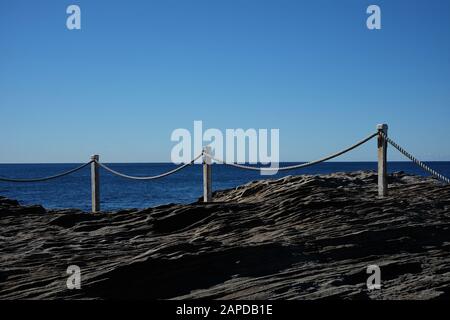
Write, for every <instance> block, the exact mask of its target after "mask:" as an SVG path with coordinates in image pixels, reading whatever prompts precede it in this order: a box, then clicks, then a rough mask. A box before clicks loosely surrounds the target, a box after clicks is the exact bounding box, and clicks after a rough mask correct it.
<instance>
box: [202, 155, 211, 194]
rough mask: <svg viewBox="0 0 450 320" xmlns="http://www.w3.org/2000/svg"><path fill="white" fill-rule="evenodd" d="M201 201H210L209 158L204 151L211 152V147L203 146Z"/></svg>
mask: <svg viewBox="0 0 450 320" xmlns="http://www.w3.org/2000/svg"><path fill="white" fill-rule="evenodd" d="M203 152H204V154H203V202H211V201H212V175H211V158H210V157H208V156H206V155H205V153H207V154H209V155H210V154H211V147H209V146H208V147H204V148H203Z"/></svg>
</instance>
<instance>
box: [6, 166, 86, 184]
mask: <svg viewBox="0 0 450 320" xmlns="http://www.w3.org/2000/svg"><path fill="white" fill-rule="evenodd" d="M91 163H92V161H89V162H88V163H85V164H83V165H81V166H79V167H77V168H75V169H71V170H69V171H66V172H63V173H59V174H55V175H54V176H49V177H44V178H35V179H14V178H4V177H0V181H4V182H42V181H47V180H52V179H57V178H61V177H64V176H67V175H69V174H71V173H74V172H76V171H78V170H81V169H83V168H84V167H86V166H88V165H90V164H91Z"/></svg>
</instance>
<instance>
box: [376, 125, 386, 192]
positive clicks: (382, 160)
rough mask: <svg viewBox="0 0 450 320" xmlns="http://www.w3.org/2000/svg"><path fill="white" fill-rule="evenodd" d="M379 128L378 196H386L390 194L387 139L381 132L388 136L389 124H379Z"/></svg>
mask: <svg viewBox="0 0 450 320" xmlns="http://www.w3.org/2000/svg"><path fill="white" fill-rule="evenodd" d="M377 130H378V196H380V197H385V196H387V194H388V182H387V141H386V139H384V138H383V136H382V135H381V133H384V135H385V136H386V137H387V134H388V125H387V124H379V125H377Z"/></svg>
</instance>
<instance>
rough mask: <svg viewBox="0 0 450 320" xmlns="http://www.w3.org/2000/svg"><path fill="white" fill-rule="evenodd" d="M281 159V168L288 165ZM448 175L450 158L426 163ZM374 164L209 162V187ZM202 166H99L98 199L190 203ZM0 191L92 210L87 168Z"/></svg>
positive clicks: (35, 173)
mask: <svg viewBox="0 0 450 320" xmlns="http://www.w3.org/2000/svg"><path fill="white" fill-rule="evenodd" d="M291 164H292V163H282V164H280V166H286V165H291ZM427 164H428V165H429V166H430V167H431V168H433V169H435V170H436V171H438V172H440V173H442V174H443V175H445V176H447V177H450V162H427ZM78 165H79V164H69V163H67V164H0V176H2V177H11V178H39V177H44V176H50V175H53V174H57V173H60V172H63V171H66V170H69V169H71V168H74V167H76V166H78ZM108 166H110V167H111V168H112V169H114V170H116V171H119V172H123V173H126V174H128V175H135V176H139V175H141V176H150V175H157V174H160V173H163V172H166V171H168V170H171V169H173V168H175V167H176V166H175V165H173V164H168V163H150V164H145V163H127V164H119V163H114V164H108ZM376 168H377V163H376V162H325V163H321V164H318V165H315V166H312V167H308V168H304V169H298V170H292V171H287V172H281V173H278V174H277V175H273V176H261V175H259V173H258V172H254V171H247V170H241V169H236V168H233V167H228V166H225V165H218V164H216V165H213V169H212V170H213V171H212V172H213V173H212V180H213V190H222V189H229V188H234V187H236V186H238V185H242V184H245V183H247V182H250V181H254V180H260V179H278V178H280V177H284V176H288V175H301V174H326V173H333V172H351V171H357V170H373V171H375V170H376ZM388 169H389V172H396V171H404V172H407V173H413V174H417V175H423V176H427V173H426V172H424V171H423V170H422V169H420V168H419V167H418V166H416V165H415V164H413V163H412V162H389V163H388ZM202 181H203V180H202V167H201V165H193V166H189V167H187V168H185V169H184V170H181V171H179V172H177V173H175V174H173V175H171V176H168V177H165V178H163V179H159V180H150V181H135V180H128V179H124V178H120V177H117V176H114V175H112V174H110V173H109V172H107V171H105V170H103V169H102V168H100V190H101V191H100V197H101V208H102V210H119V209H126V208H146V207H152V206H157V205H162V204H168V203H190V202H194V201H196V200H197V199H198V198H200V197H201V196H202V192H203V191H202ZM0 195H1V196H4V197H7V198H11V199H16V200H18V201H19V202H20V204H22V205H30V204H41V205H43V206H44V207H46V208H48V209H62V208H77V209H82V210H86V211H90V209H91V198H90V196H91V194H90V168H89V167H86V168H84V169H82V170H81V171H78V172H75V173H73V174H71V175H69V176H65V177H62V178H59V179H56V180H50V181H45V182H38V183H10V182H1V181H0Z"/></svg>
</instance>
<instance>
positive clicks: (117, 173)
mask: <svg viewBox="0 0 450 320" xmlns="http://www.w3.org/2000/svg"><path fill="white" fill-rule="evenodd" d="M202 155H203V153H201V154H200V155H199V156H198V157H196V158H194V159H192V161H191V162H188V163H185V164H183V165H182V166H179V167H178V168H175V169H173V170H170V171H168V172H165V173H162V174H159V175H157V176H151V177H135V176H129V175H127V174H123V173H120V172H117V171H115V170H113V169H111V168H110V167H108V166H106V165H105V164H103V163H100V162H97V161H96V162H97V164H98V165H99V166H100V167H102V168H103V169H105V170H107V171H109V172H111V173H112V174H115V175H116V176H119V177H122V178H126V179H131V180H155V179H160V178H163V177H167V176H169V175H171V174H174V173H175V172H177V171H180V170H182V169H184V168H186V167H187V166H190V165H191V164H193V163H194V162H195V161H196V160H198V159H199V158H200V157H201V156H202Z"/></svg>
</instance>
